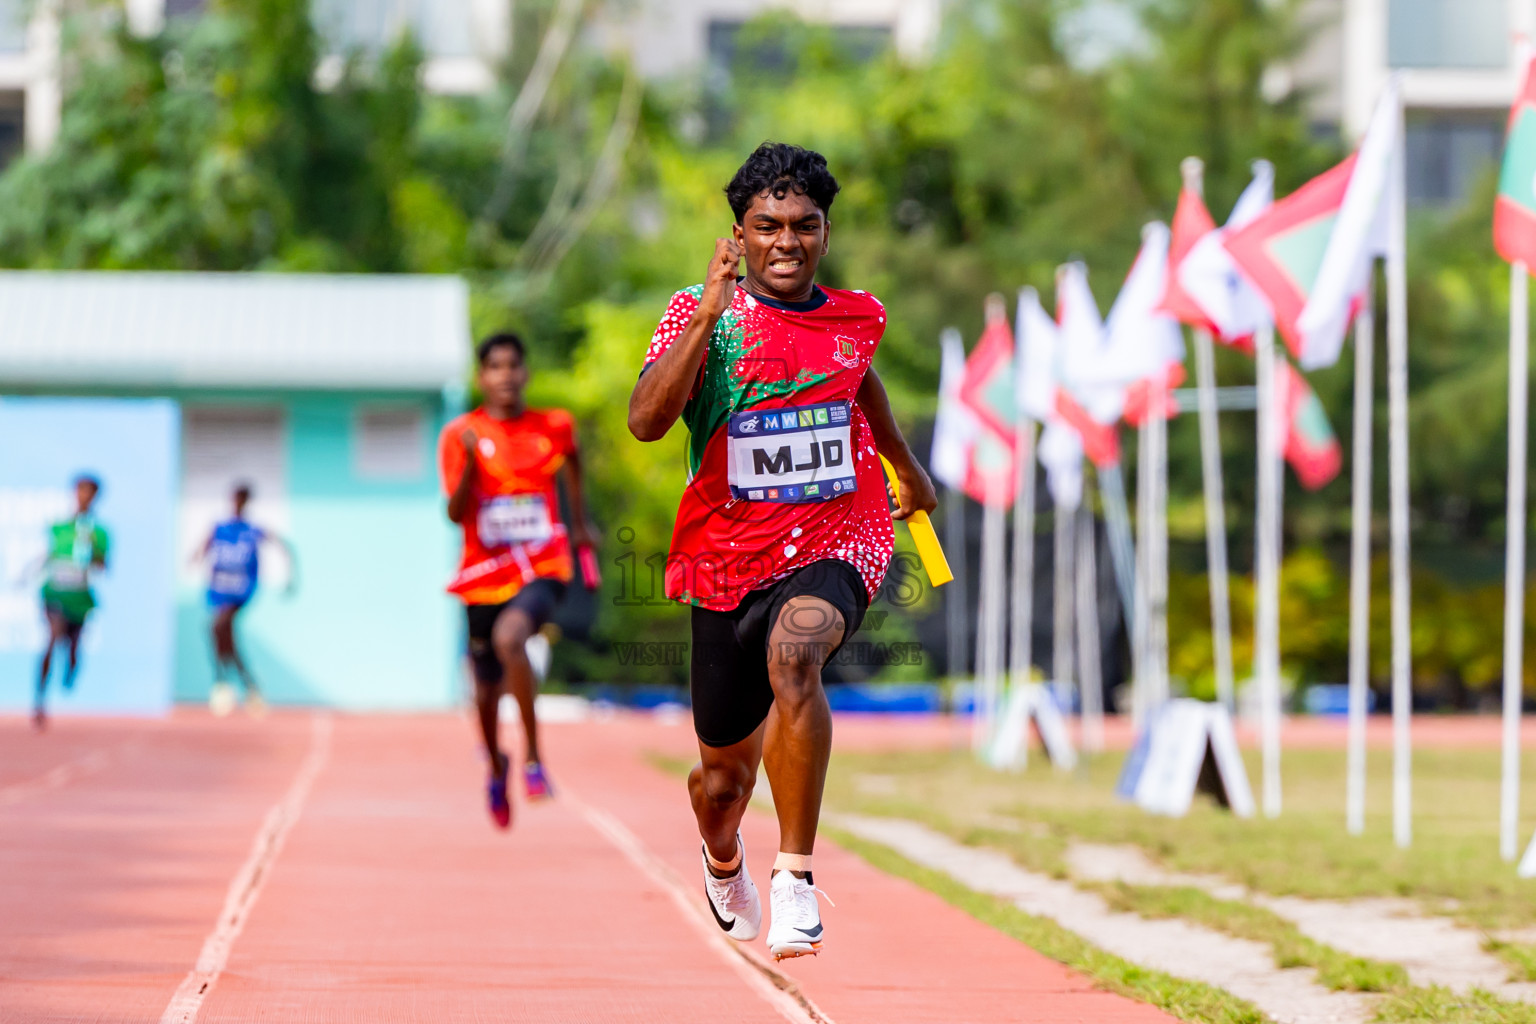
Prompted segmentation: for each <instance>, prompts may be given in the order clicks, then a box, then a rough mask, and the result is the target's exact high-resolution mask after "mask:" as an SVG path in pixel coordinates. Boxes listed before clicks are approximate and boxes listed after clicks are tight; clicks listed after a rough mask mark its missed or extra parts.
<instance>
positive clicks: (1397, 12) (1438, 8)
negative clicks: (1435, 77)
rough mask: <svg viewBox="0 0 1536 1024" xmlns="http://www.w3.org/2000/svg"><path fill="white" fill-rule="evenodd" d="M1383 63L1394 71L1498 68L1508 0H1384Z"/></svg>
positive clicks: (1505, 52)
mask: <svg viewBox="0 0 1536 1024" xmlns="http://www.w3.org/2000/svg"><path fill="white" fill-rule="evenodd" d="M1387 61H1388V63H1390V64H1391V65H1392V66H1393V67H1395V68H1472V69H1476V68H1489V69H1497V68H1503V67H1505V66H1506V65H1507V64H1508V63H1509V4H1508V2H1507V0H1389V4H1388V7H1387Z"/></svg>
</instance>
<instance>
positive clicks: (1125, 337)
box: [1104, 223, 1185, 425]
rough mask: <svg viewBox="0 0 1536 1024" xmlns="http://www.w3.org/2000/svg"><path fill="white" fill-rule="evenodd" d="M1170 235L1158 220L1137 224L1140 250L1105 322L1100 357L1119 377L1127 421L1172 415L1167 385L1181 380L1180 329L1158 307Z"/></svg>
mask: <svg viewBox="0 0 1536 1024" xmlns="http://www.w3.org/2000/svg"><path fill="white" fill-rule="evenodd" d="M1171 240H1172V239H1171V234H1170V232H1169V230H1168V228H1167V227H1166V226H1165V225H1163V224H1158V223H1153V224H1148V225H1147V226H1146V227H1145V228H1144V229H1143V230H1142V242H1141V251H1140V252H1139V253H1138V254H1137V256H1136V262H1135V263H1134V264H1133V265H1132V266H1131V272H1130V274H1128V275H1127V276H1126V279H1125V284H1124V285H1123V286H1122V287H1121V289H1120V294H1119V296H1118V297H1117V298H1116V299H1115V304H1114V306H1113V307H1112V308H1111V309H1110V311H1109V321H1108V322H1107V324H1106V325H1105V335H1106V336H1105V345H1104V363H1105V365H1106V366H1107V367H1112V368H1113V371H1112V372H1113V373H1114V374H1115V375H1116V376H1118V377H1119V378H1120V379H1121V380H1122V381H1124V385H1123V387H1124V395H1125V398H1124V402H1123V405H1122V409H1121V415H1122V416H1123V418H1124V419H1125V421H1126V422H1127V423H1131V424H1133V425H1135V424H1140V423H1141V421H1142V420H1144V419H1145V418H1146V417H1148V416H1161V417H1163V418H1164V419H1170V418H1172V417H1173V416H1174V415H1175V414H1176V413H1177V411H1178V406H1177V405H1176V404H1175V403H1174V401H1173V394H1172V393H1173V389H1174V388H1176V387H1178V386H1179V385H1180V384H1183V383H1184V376H1185V374H1184V332H1183V330H1182V329H1180V327H1179V322H1178V320H1176V319H1174V318H1173V317H1172V316H1170V315H1169V314H1168V313H1167V312H1166V311H1165V310H1164V309H1163V308H1162V305H1163V298H1164V296H1165V295H1166V294H1167V291H1168V263H1169V246H1170V242H1171Z"/></svg>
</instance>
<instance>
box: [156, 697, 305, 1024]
mask: <svg viewBox="0 0 1536 1024" xmlns="http://www.w3.org/2000/svg"><path fill="white" fill-rule="evenodd" d="M330 752H331V719H330V716H329V715H321V714H317V715H315V716H314V718H312V719H311V720H310V734H309V754H308V755H307V756H306V757H305V758H304V763H303V764H301V765H300V766H299V773H298V774H297V775H296V776H294V779H293V784H292V785H290V786H289V787H288V792H287V793H285V794H283V798H282V799H281V800H279V801H278V802H277V803H276V805H274V806H273V808H272V809H271V810H270V811H268V812H267V817H266V820H265V821H263V822H262V824H261V828H260V830H258V831H257V833H256V841H255V842H254V843H253V844H252V845H251V855H250V856H249V857H248V858H246V861H245V863H244V864H242V865H241V866H240V870H239V871H238V872H237V873H236V874H235V878H234V881H232V882H230V883H229V895H228V896H226V897H225V899H224V909H223V910H222V911H220V912H219V919H218V923H217V924H215V925H214V928H213V931H212V932H210V933H209V935H208V938H207V939H205V940H204V941H203V950H202V952H201V953H199V954H198V957H197V964H196V965H195V966H194V967H193V968H192V970H191V972H190V973H189V974H188V975H187V977H186V979H185V980H184V981H182V983H181V986H180V987H179V988H177V989H176V994H175V995H173V996H171V1002H170V1005H168V1006H167V1007H166V1008H165V1013H164V1014H162V1015H161V1017H160V1024H192V1022H193V1021H195V1020H197V1015H198V1012H199V1011H200V1010H201V1009H202V1007H203V1000H204V999H205V998H207V996H208V993H209V992H210V991H212V990H213V986H214V983H215V982H216V981H218V979H219V974H220V972H222V971H223V970H224V965H225V964H227V963H229V954H230V952H231V951H232V950H233V949H234V945H235V939H237V938H239V937H240V932H241V930H242V929H243V928H244V927H245V922H246V920H247V919H249V917H250V915H251V910H252V909H253V908H254V907H255V906H256V899H257V897H259V896H260V895H261V890H262V887H263V886H265V885H266V882H267V878H268V877H269V876H270V875H271V873H272V870H271V869H272V866H273V863H274V862H275V861H276V860H277V855H278V854H279V853H281V852H282V849H283V842H284V840H286V839H287V838H288V833H289V832H290V831H292V829H293V826H294V824H295V823H296V822H297V821H298V820H299V815H300V814H302V813H303V812H304V802H305V801H306V800H307V799H308V798H309V790H310V787H312V786H313V785H314V783H315V778H316V777H317V776H319V774H320V771H321V769H323V768H324V767H325V762H326V759H327V758H328V757H329V756H330Z"/></svg>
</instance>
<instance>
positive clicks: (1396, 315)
mask: <svg viewBox="0 0 1536 1024" xmlns="http://www.w3.org/2000/svg"><path fill="white" fill-rule="evenodd" d="M1395 116H1396V117H1397V131H1396V138H1397V152H1396V155H1395V160H1394V165H1393V169H1392V174H1393V176H1394V178H1395V181H1394V182H1393V187H1394V188H1395V192H1394V194H1393V196H1392V201H1391V212H1390V216H1391V222H1390V225H1389V227H1390V229H1391V238H1390V242H1389V245H1388V249H1387V421H1388V424H1389V426H1390V430H1389V433H1388V436H1387V444H1388V451H1389V458H1390V476H1391V487H1392V492H1391V496H1390V502H1391V505H1390V521H1391V534H1392V837H1393V840H1394V841H1395V842H1396V843H1397V845H1398V846H1399V847H1406V846H1408V844H1409V843H1410V842H1411V841H1412V838H1413V820H1412V813H1413V782H1412V764H1411V759H1412V756H1413V749H1412V736H1411V733H1410V727H1411V722H1412V716H1413V664H1412V651H1411V648H1410V647H1409V640H1410V635H1409V628H1410V622H1411V617H1410V614H1409V601H1410V599H1411V597H1410V591H1409V579H1408V267H1407V234H1408V229H1407V209H1406V206H1405V203H1404V197H1405V195H1406V188H1405V175H1406V171H1405V168H1406V160H1405V159H1404V153H1403V109H1402V105H1401V103H1399V104H1398V108H1397V111H1396V115H1395Z"/></svg>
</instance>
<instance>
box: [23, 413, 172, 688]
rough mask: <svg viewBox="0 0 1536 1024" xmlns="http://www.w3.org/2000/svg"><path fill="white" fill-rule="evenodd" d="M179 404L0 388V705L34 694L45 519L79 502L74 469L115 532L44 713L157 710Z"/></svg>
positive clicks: (168, 661)
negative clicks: (8, 393)
mask: <svg viewBox="0 0 1536 1024" xmlns="http://www.w3.org/2000/svg"><path fill="white" fill-rule="evenodd" d="M180 434H181V424H180V414H179V411H178V409H177V406H176V404H175V403H174V402H170V401H165V400H159V399H73V398H5V399H0V711H23V710H27V709H30V708H31V706H32V696H33V692H34V689H35V687H36V685H37V672H38V664H39V659H40V657H41V655H42V651H43V647H44V645H45V643H46V642H47V636H48V627H47V624H46V621H45V619H44V617H43V611H42V604H41V600H40V597H39V591H40V589H41V586H42V576H41V573H40V564H41V560H42V557H43V554H44V552H45V550H46V540H47V530H48V527H49V525H50V524H52V523H54V522H58V521H59V520H61V519H65V518H68V517H69V516H70V515H72V514H73V512H74V509H75V497H74V487H73V484H72V481H73V480H74V478H75V477H76V476H77V475H78V474H80V473H90V474H91V475H93V476H95V477H97V478H99V479H100V480H101V484H102V490H101V494H100V496H99V497H98V498H97V501H96V506H95V509H94V512H95V515H96V518H97V521H98V522H99V523H100V524H101V525H102V526H103V527H105V528H106V530H107V532H108V534H109V535H110V540H111V555H110V558H109V561H108V565H107V569H106V571H105V572H104V573H102V574H100V575H98V576H97V577H96V578H95V580H94V582H93V589H94V590H95V592H96V600H97V602H98V606H97V608H96V609H95V611H93V612H92V613H91V616H90V618H89V620H88V621H87V623H86V626H85V632H84V635H83V637H82V639H81V644H80V674H79V677H78V678H77V680H76V681H75V685H74V688H73V690H72V691H70V692H65V691H64V690H63V688H62V686H61V682H62V679H63V662H64V659H63V653H64V652H63V649H62V648H61V649H60V651H59V655H58V656H56V657H55V659H54V661H55V664H54V673H53V679H52V680H51V682H50V685H49V688H48V708H49V711H50V712H51V713H57V714H65V715H67V714H71V713H90V714H163V713H165V712H166V711H167V710H169V708H170V703H171V684H172V677H173V674H174V654H175V600H174V597H175V593H174V578H173V577H174V569H175V565H176V559H177V553H176V551H175V547H174V545H175V535H176V492H177V477H178V468H179V457H178V456H179V452H180Z"/></svg>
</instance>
